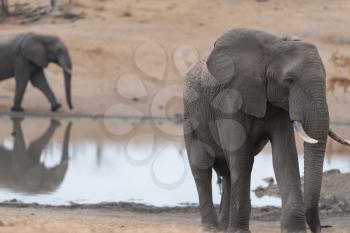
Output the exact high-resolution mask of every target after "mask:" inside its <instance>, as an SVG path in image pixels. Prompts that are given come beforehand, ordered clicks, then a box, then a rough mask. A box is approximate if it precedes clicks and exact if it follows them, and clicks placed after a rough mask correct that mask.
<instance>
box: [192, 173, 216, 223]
mask: <svg viewBox="0 0 350 233" xmlns="http://www.w3.org/2000/svg"><path fill="white" fill-rule="evenodd" d="M192 174H193V176H194V180H195V183H196V187H197V192H198V197H199V209H200V213H201V219H202V225H203V227H204V229H205V230H216V229H218V224H217V216H216V212H215V209H214V204H213V196H212V187H211V184H212V183H211V178H212V169H211V168H208V169H198V168H192Z"/></svg>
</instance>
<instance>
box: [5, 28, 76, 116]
mask: <svg viewBox="0 0 350 233" xmlns="http://www.w3.org/2000/svg"><path fill="white" fill-rule="evenodd" d="M50 62H53V63H56V64H58V65H59V66H60V67H62V69H63V74H64V81H65V92H66V99H67V103H68V106H69V108H70V109H72V108H73V105H72V100H71V75H72V72H71V70H72V62H71V59H70V56H69V52H68V50H67V48H66V46H65V45H64V43H63V42H62V41H61V40H60V39H59V38H58V37H56V36H49V35H40V34H35V33H24V34H20V35H16V36H2V37H0V80H5V79H8V78H11V77H15V81H16V94H15V99H14V104H13V107H12V109H11V110H12V111H23V108H22V107H21V103H22V99H23V95H24V92H25V89H26V87H27V84H28V81H30V82H31V83H32V84H33V86H35V87H36V88H38V89H39V90H40V91H41V92H43V93H44V95H45V96H46V98H47V99H48V100H49V102H50V104H51V111H57V110H58V109H59V108H60V107H61V104H60V103H59V102H57V100H56V97H55V95H54V93H53V92H52V90H51V88H50V86H49V85H48V83H47V80H46V77H45V74H44V68H46V67H47V66H48V64H49V63H50Z"/></svg>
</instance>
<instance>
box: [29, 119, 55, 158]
mask: <svg viewBox="0 0 350 233" xmlns="http://www.w3.org/2000/svg"><path fill="white" fill-rule="evenodd" d="M59 126H60V124H59V122H58V121H56V120H51V122H50V126H49V127H48V128H47V130H46V131H45V133H44V134H43V135H41V136H40V137H39V138H37V139H36V140H34V141H33V142H32V143H30V145H29V146H28V156H29V157H30V158H31V159H32V160H34V161H36V162H39V161H40V156H41V153H42V151H43V149H44V147H45V146H46V145H47V144H48V143H49V141H50V139H51V138H52V136H53V135H54V133H55V131H56V129H57V128H58V127H59Z"/></svg>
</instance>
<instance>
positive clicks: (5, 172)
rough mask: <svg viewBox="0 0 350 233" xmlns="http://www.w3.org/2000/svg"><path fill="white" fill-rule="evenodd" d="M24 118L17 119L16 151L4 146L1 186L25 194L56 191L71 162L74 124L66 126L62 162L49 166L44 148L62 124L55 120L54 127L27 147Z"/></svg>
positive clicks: (1, 150) (0, 153) (0, 156)
mask: <svg viewBox="0 0 350 233" xmlns="http://www.w3.org/2000/svg"><path fill="white" fill-rule="evenodd" d="M21 120H22V119H20V118H13V119H12V121H13V136H14V146H13V150H9V149H7V148H5V147H4V146H1V147H0V188H6V189H10V190H13V191H15V192H19V193H25V194H42V193H49V192H53V191H55V190H56V189H57V188H58V187H59V186H60V184H61V183H62V181H63V179H64V177H65V175H66V172H67V169H68V162H69V155H68V149H69V138H70V131H71V127H72V123H69V124H68V125H67V127H66V130H65V134H64V138H63V144H62V156H61V160H60V162H59V164H57V165H55V166H54V167H46V166H45V165H44V164H43V163H42V162H41V160H40V159H41V156H42V152H43V149H44V148H45V146H47V144H48V143H49V140H50V139H51V137H52V136H53V135H54V133H55V131H56V129H57V128H58V127H59V126H60V124H59V122H58V121H56V120H51V123H50V126H49V127H48V129H47V130H46V132H44V133H43V134H42V136H40V137H39V138H37V139H36V140H34V141H33V142H31V143H30V144H29V146H28V147H27V146H26V143H25V139H24V136H23V132H22V127H21Z"/></svg>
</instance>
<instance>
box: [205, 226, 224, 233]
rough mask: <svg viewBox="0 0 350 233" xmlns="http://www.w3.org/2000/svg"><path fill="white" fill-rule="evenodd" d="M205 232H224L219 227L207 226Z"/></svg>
mask: <svg viewBox="0 0 350 233" xmlns="http://www.w3.org/2000/svg"><path fill="white" fill-rule="evenodd" d="M203 232H208V233H216V232H222V230H221V229H220V228H219V227H218V226H217V225H210V226H209V225H205V226H203Z"/></svg>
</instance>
